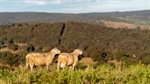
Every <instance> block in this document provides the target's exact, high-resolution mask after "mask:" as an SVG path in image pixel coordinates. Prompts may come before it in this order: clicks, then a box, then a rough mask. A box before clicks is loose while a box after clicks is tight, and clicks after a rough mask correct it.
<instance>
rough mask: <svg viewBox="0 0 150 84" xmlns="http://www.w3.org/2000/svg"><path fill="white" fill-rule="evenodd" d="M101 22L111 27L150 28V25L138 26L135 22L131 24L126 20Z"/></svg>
mask: <svg viewBox="0 0 150 84" xmlns="http://www.w3.org/2000/svg"><path fill="white" fill-rule="evenodd" d="M101 22H103V23H104V25H105V26H107V27H110V28H120V29H141V30H150V25H141V26H136V25H134V24H130V23H126V22H114V21H107V20H101Z"/></svg>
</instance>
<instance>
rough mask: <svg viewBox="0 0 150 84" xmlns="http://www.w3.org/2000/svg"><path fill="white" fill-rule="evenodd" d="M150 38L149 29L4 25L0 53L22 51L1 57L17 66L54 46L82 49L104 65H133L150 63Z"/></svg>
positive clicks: (74, 24) (67, 24)
mask: <svg viewBox="0 0 150 84" xmlns="http://www.w3.org/2000/svg"><path fill="white" fill-rule="evenodd" d="M149 37H150V31H148V30H139V29H130V30H129V29H112V28H107V27H106V26H100V25H96V24H87V23H81V22H53V23H38V24H10V25H1V26H0V48H1V50H0V51H2V49H5V48H9V49H11V50H13V51H18V52H16V53H13V52H11V53H12V54H11V53H8V52H1V53H0V54H1V58H2V59H1V61H2V62H3V61H6V59H7V60H9V62H7V63H10V64H13V63H21V62H24V58H25V55H26V54H27V53H29V52H49V50H51V49H52V48H53V47H58V48H59V49H60V50H61V51H62V52H72V51H73V50H74V49H76V48H80V49H82V50H83V52H84V57H92V58H93V59H94V60H95V61H98V62H100V63H103V62H105V61H107V60H108V59H122V60H124V61H125V62H127V63H129V64H132V63H136V62H139V61H141V62H143V63H146V64H147V63H150V61H149V58H150V52H149V51H150V47H149V45H150V38H149ZM133 54H134V55H136V57H135V56H134V57H133ZM14 56H15V58H16V59H13V57H14ZM4 59H5V60H4ZM16 61H17V62H16ZM4 63H5V62H4Z"/></svg>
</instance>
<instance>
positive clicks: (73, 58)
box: [57, 49, 82, 71]
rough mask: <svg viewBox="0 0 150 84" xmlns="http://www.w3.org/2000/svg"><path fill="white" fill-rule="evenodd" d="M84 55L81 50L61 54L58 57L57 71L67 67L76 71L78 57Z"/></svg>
mask: <svg viewBox="0 0 150 84" xmlns="http://www.w3.org/2000/svg"><path fill="white" fill-rule="evenodd" d="M79 55H82V51H81V50H80V49H75V50H74V51H73V53H61V54H60V55H59V56H58V63H57V71H58V70H59V68H60V67H61V68H63V70H64V68H65V66H70V68H71V67H72V70H74V67H75V66H76V64H77V62H78V60H79V59H78V56H79Z"/></svg>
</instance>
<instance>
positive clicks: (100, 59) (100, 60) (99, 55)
mask: <svg viewBox="0 0 150 84" xmlns="http://www.w3.org/2000/svg"><path fill="white" fill-rule="evenodd" d="M90 57H91V58H92V59H93V60H94V61H97V62H98V63H104V58H105V57H104V56H102V53H100V52H98V51H95V52H93V53H91V55H90Z"/></svg>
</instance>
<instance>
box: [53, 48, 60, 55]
mask: <svg viewBox="0 0 150 84" xmlns="http://www.w3.org/2000/svg"><path fill="white" fill-rule="evenodd" d="M52 51H53V52H54V53H55V54H60V50H59V49H57V48H53V49H52Z"/></svg>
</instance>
